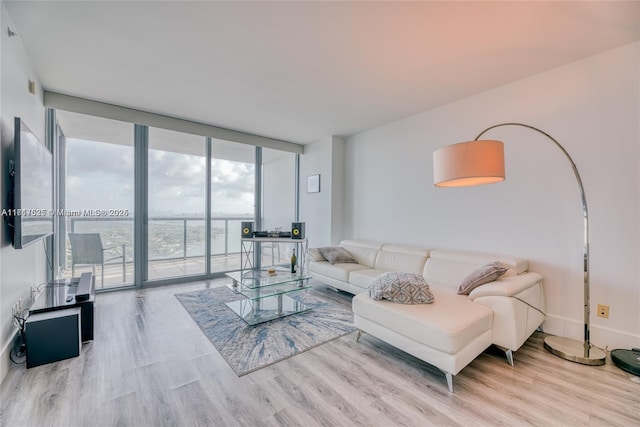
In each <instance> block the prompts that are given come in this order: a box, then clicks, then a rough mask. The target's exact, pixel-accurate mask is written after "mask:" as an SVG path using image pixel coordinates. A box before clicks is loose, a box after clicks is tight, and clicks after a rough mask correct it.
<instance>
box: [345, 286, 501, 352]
mask: <svg viewBox="0 0 640 427" xmlns="http://www.w3.org/2000/svg"><path fill="white" fill-rule="evenodd" d="M432 292H433V295H434V301H433V303H432V304H418V305H406V304H397V303H394V302H391V301H385V300H382V301H374V300H372V299H371V298H369V297H368V296H367V295H365V294H364V293H362V294H358V295H356V296H355V297H354V298H353V302H352V304H353V312H354V313H356V314H357V315H358V316H360V317H363V318H365V319H367V320H369V321H371V322H375V323H378V324H380V325H384V326H385V328H388V329H391V330H393V331H396V332H397V333H399V334H402V335H404V336H406V337H408V338H410V339H412V340H414V341H417V342H419V343H420V344H424V345H426V346H428V347H432V348H435V349H438V350H440V351H443V352H445V353H449V354H454V353H457V352H458V351H460V350H461V349H462V348H464V347H465V346H466V345H467V344H469V343H470V342H471V341H472V340H473V339H474V338H475V337H477V336H479V335H481V334H482V333H484V332H486V331H488V330H490V329H491V325H492V319H493V312H492V311H491V308H489V307H487V306H484V305H482V304H478V303H475V302H473V301H471V300H469V298H468V297H466V296H464V295H456V293H455V290H453V291H449V290H448V289H442V290H440V289H432Z"/></svg>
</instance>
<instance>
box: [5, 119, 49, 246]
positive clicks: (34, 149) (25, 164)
mask: <svg viewBox="0 0 640 427" xmlns="http://www.w3.org/2000/svg"><path fill="white" fill-rule="evenodd" d="M13 154H14V158H13V171H12V172H11V174H12V176H13V206H10V207H11V208H12V209H11V212H10V213H11V216H12V217H13V247H14V248H16V249H22V248H24V247H25V246H27V245H29V244H30V243H34V242H36V241H38V240H40V239H43V238H45V237H47V236H50V235H52V234H53V217H54V216H53V214H54V211H53V155H52V154H51V152H50V151H49V149H47V147H46V146H45V145H44V144H43V143H42V142H40V140H39V139H38V137H37V136H36V135H35V134H34V133H33V132H31V130H30V129H29V128H28V127H27V126H26V125H25V124H24V122H23V121H22V120H20V118H19V117H16V118H15V133H14V152H13Z"/></svg>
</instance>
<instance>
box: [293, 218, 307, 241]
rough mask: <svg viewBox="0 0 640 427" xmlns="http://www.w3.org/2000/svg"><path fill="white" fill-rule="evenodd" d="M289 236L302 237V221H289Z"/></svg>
mask: <svg viewBox="0 0 640 427" xmlns="http://www.w3.org/2000/svg"><path fill="white" fill-rule="evenodd" d="M291 238H292V239H304V222H292V223H291Z"/></svg>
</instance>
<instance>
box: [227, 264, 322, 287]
mask: <svg viewBox="0 0 640 427" xmlns="http://www.w3.org/2000/svg"><path fill="white" fill-rule="evenodd" d="M227 276H228V277H230V278H231V280H233V285H232V289H233V287H238V288H240V287H241V288H251V289H255V288H264V287H267V286H275V285H281V284H283V283H298V284H299V283H302V282H303V281H306V280H308V279H311V276H310V275H308V274H303V273H300V272H297V273H291V272H290V271H289V270H285V269H276V271H275V274H269V272H268V271H267V270H243V271H236V272H233V273H227Z"/></svg>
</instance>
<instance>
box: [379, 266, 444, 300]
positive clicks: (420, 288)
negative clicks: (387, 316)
mask: <svg viewBox="0 0 640 427" xmlns="http://www.w3.org/2000/svg"><path fill="white" fill-rule="evenodd" d="M369 297H371V299H374V300H381V299H386V300H389V301H393V302H397V303H399V304H430V303H432V302H433V294H432V293H431V291H430V290H429V285H427V282H425V280H424V277H422V276H421V275H420V274H416V273H402V272H398V271H389V272H387V273H383V274H381V275H380V276H378V277H376V278H375V279H373V280H372V281H371V284H369Z"/></svg>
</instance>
